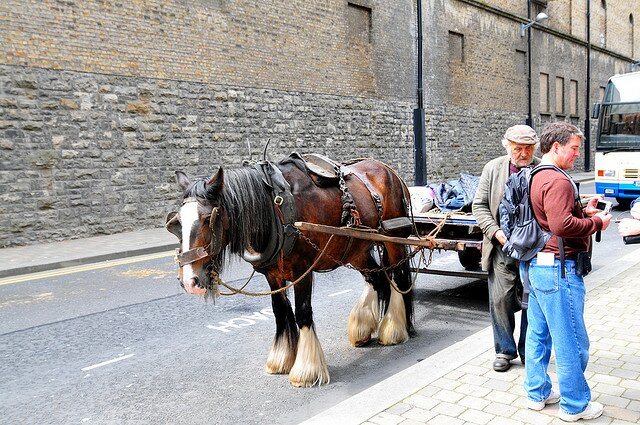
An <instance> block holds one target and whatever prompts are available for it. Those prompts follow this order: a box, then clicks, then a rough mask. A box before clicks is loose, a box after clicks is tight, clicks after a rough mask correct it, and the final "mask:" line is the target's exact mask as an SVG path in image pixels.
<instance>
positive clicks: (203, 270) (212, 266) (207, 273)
mask: <svg viewBox="0 0 640 425" xmlns="http://www.w3.org/2000/svg"><path fill="white" fill-rule="evenodd" d="M176 179H177V181H178V184H179V185H180V187H181V188H182V190H183V191H184V195H183V200H182V206H181V207H180V209H179V210H178V211H173V212H170V213H169V214H168V215H167V219H166V227H167V230H169V231H170V232H171V233H173V234H174V235H176V236H177V237H178V239H179V240H180V249H179V250H178V255H177V260H178V265H179V269H178V280H180V285H181V286H182V287H183V288H184V289H185V291H187V292H188V293H190V294H198V295H204V294H206V293H207V291H214V294H215V289H216V288H215V283H216V282H215V281H214V280H212V274H213V275H214V276H216V277H217V273H218V271H219V270H220V266H221V264H222V262H223V261H224V258H223V257H224V249H225V246H226V244H227V241H226V229H228V218H227V213H226V212H225V211H224V210H223V209H222V208H221V206H220V194H221V191H222V186H223V184H224V173H223V170H222V167H220V169H219V170H218V172H217V173H215V174H214V175H213V176H212V177H211V178H210V179H208V180H207V179H196V180H194V181H193V182H191V181H190V180H189V178H188V177H187V175H186V174H185V173H183V172H182V171H176Z"/></svg>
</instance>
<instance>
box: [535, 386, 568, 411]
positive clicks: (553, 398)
mask: <svg viewBox="0 0 640 425" xmlns="http://www.w3.org/2000/svg"><path fill="white" fill-rule="evenodd" d="M559 401H560V393H559V392H557V391H555V390H554V389H553V388H551V392H550V393H549V397H547V398H546V399H544V400H542V401H533V400H531V399H529V400H527V407H528V408H529V409H531V410H542V409H544V407H545V406H546V405H547V404H556V403H557V402H559Z"/></svg>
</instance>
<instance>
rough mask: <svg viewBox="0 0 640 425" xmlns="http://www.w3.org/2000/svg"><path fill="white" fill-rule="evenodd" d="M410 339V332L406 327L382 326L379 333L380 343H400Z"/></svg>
mask: <svg viewBox="0 0 640 425" xmlns="http://www.w3.org/2000/svg"><path fill="white" fill-rule="evenodd" d="M408 340H409V332H407V329H406V328H404V327H397V326H396V327H393V326H387V327H384V328H383V327H382V326H380V332H379V333H378V344H380V345H398V344H402V343H403V342H407V341H408Z"/></svg>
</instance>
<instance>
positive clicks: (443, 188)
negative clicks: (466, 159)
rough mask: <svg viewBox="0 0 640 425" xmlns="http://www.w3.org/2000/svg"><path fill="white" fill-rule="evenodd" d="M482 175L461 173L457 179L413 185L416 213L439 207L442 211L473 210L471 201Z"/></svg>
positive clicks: (414, 209)
mask: <svg viewBox="0 0 640 425" xmlns="http://www.w3.org/2000/svg"><path fill="white" fill-rule="evenodd" d="M479 181H480V176H473V175H470V174H464V173H460V177H459V178H457V179H453V180H449V181H447V182H445V183H437V184H429V185H427V186H412V187H410V188H409V192H410V193H411V207H412V210H413V213H414V214H418V213H423V212H427V211H430V210H431V209H433V208H438V209H439V210H440V211H442V212H452V211H461V212H471V203H472V202H473V197H474V196H475V194H476V189H477V188H478V182H479Z"/></svg>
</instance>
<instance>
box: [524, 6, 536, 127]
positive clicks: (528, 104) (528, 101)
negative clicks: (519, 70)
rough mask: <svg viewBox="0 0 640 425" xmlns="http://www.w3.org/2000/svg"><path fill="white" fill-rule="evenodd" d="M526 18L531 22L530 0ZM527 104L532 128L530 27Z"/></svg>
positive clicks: (528, 119) (528, 30)
mask: <svg viewBox="0 0 640 425" xmlns="http://www.w3.org/2000/svg"><path fill="white" fill-rule="evenodd" d="M527 20H528V21H529V22H531V0H527ZM527 106H528V108H527V121H526V124H527V125H528V126H529V127H531V128H534V127H533V116H532V113H531V27H529V28H527Z"/></svg>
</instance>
